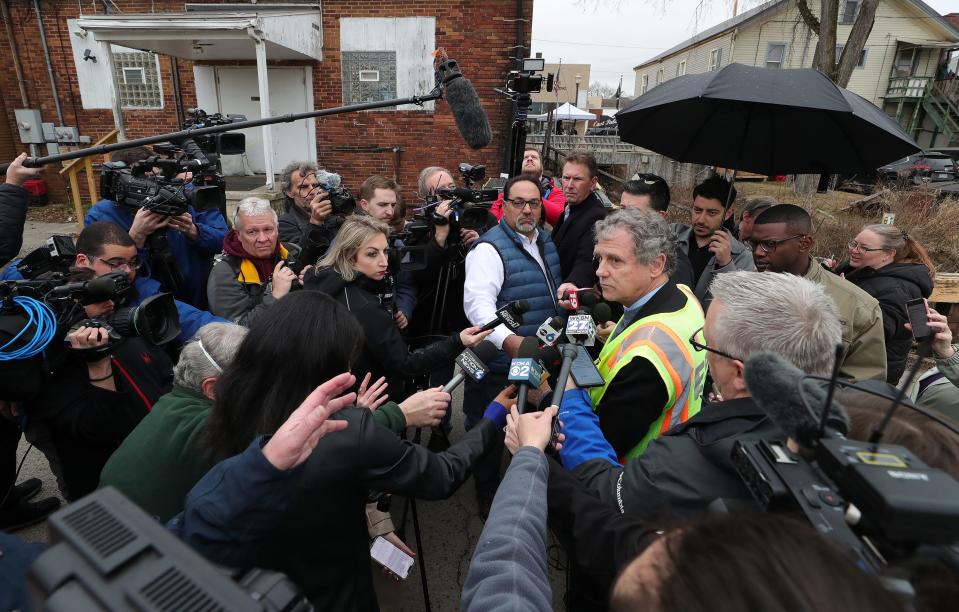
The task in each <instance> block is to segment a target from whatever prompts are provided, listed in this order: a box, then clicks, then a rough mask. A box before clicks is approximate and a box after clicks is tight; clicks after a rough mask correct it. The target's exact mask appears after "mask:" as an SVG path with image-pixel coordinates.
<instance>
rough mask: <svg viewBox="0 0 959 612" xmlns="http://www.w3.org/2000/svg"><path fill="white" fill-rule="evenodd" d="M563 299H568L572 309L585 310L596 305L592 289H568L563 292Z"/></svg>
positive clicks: (595, 297)
mask: <svg viewBox="0 0 959 612" xmlns="http://www.w3.org/2000/svg"><path fill="white" fill-rule="evenodd" d="M562 299H563V300H568V301H569V305H570V306H571V307H572V309H573V310H575V311H577V312H579V313H580V314H582V312H580V311H586V310H589V309H590V308H592V307H593V306H595V305H596V302H597V301H598V298H597V296H596V291H595V290H593V289H569V290H567V291H564V292H563V298H562Z"/></svg>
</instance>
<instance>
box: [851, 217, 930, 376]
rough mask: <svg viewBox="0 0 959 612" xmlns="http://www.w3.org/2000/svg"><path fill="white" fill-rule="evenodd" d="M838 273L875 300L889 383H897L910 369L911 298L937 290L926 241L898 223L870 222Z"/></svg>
mask: <svg viewBox="0 0 959 612" xmlns="http://www.w3.org/2000/svg"><path fill="white" fill-rule="evenodd" d="M848 246H849V260H848V261H846V262H844V263H842V264H841V265H840V266H839V267H838V268H837V269H836V272H837V273H838V274H842V275H844V276H845V278H846V280H848V281H849V282H851V283H853V284H855V285H857V286H858V287H859V288H860V289H862V290H863V291H865V292H866V293H868V294H869V295H871V296H873V297H874V298H876V300H878V301H879V307H880V308H881V309H882V325H883V331H884V333H885V337H886V361H887V363H888V366H887V369H886V381H887V382H890V383H892V384H894V385H895V384H897V383H898V382H899V379H900V378H901V377H902V373H903V372H904V371H905V369H906V356H907V355H908V354H909V349H910V348H911V347H912V332H911V331H909V330H908V329H906V327H905V324H906V323H908V322H909V316H908V315H907V314H906V302H908V301H909V300H912V299H916V298H927V297H929V295H930V294H931V293H932V285H933V282H932V276H933V275H934V274H935V271H936V266H935V264H934V263H932V260H931V259H929V255H928V254H927V253H926V250H925V249H924V248H923V247H922V245H921V244H919V243H918V242H916V241H915V240H913V239H912V238H911V237H910V236H909V235H908V234H907V233H906V232H905V230H900V229H899V228H897V227H895V226H893V225H878V224H877V225H867V226H866V227H864V228H863V229H862V231H861V232H859V233H858V234H857V235H856V237H855V238H854V239H853V240H852V241H851V242H850V243H849V245H848Z"/></svg>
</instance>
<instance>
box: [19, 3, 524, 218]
mask: <svg viewBox="0 0 959 612" xmlns="http://www.w3.org/2000/svg"><path fill="white" fill-rule="evenodd" d="M0 4H6V6H7V9H8V11H9V13H8V14H9V20H8V21H7V22H6V23H5V24H4V28H3V29H2V30H0V49H2V51H0V57H2V58H3V59H2V70H0V114H2V121H0V159H2V160H4V161H5V160H7V159H10V158H12V156H13V155H14V154H15V152H16V151H20V150H25V149H26V147H25V145H22V144H20V141H19V138H18V136H17V125H16V121H15V119H14V109H15V108H24V107H26V108H36V109H40V111H41V114H42V120H43V121H44V122H50V123H55V124H57V125H60V124H61V123H62V124H63V125H68V126H74V127H77V128H79V131H80V134H81V135H84V136H89V137H90V138H91V139H92V140H93V141H96V140H97V139H98V138H100V137H102V136H103V135H105V134H107V133H108V132H109V131H110V130H112V129H114V126H115V123H116V122H115V117H114V111H113V110H111V105H110V104H109V103H107V102H108V101H109V100H110V99H111V98H110V92H111V91H115V92H116V93H115V94H114V99H119V100H120V105H119V106H120V107H121V108H120V110H119V112H120V118H121V120H122V125H123V128H124V132H125V136H126V138H127V139H132V138H139V137H143V136H150V135H154V134H157V133H163V132H168V131H174V130H176V129H178V123H179V119H178V116H179V117H181V118H182V116H183V113H184V112H185V109H187V108H190V107H196V106H198V105H200V106H201V107H203V108H204V109H205V110H207V111H211V112H212V111H216V110H219V111H221V112H224V113H233V112H239V113H244V114H247V115H248V116H250V118H254V116H258V114H256V113H258V111H259V108H258V105H259V102H258V100H259V97H258V95H257V94H258V93H259V91H258V90H257V82H256V75H257V70H256V66H257V62H256V58H255V55H254V54H253V52H252V49H253V48H254V47H255V46H256V44H255V40H256V39H257V38H258V37H260V38H262V39H263V40H265V41H266V44H264V45H262V47H263V49H265V51H264V53H265V56H266V65H268V66H269V70H268V74H269V79H268V80H269V83H270V96H269V99H270V105H271V109H270V110H271V114H272V115H274V116H276V115H279V114H285V113H287V112H302V111H305V110H313V109H314V108H315V109H323V108H330V107H334V106H340V105H343V104H345V103H348V102H357V101H363V100H368V99H386V98H391V97H404V96H407V95H412V94H416V93H419V94H423V93H427V92H428V91H429V89H430V86H431V85H432V83H431V82H428V81H430V80H431V78H432V77H431V71H430V72H429V74H427V71H429V68H428V63H429V57H428V51H429V50H431V48H432V47H443V48H445V49H446V51H447V53H448V54H449V56H450V57H452V58H455V59H457V60H458V61H459V63H460V66H461V68H462V70H463V72H464V74H465V75H466V76H467V78H469V79H470V80H471V81H472V83H473V85H474V87H475V88H476V90H477V92H478V94H479V96H480V100H481V102H482V104H483V107H484V108H485V110H486V112H487V114H488V116H489V119H490V124H491V126H492V128H493V141H492V143H491V144H490V145H489V146H488V147H486V148H485V149H482V150H479V151H472V150H470V149H469V148H468V147H467V146H466V144H465V143H464V142H463V140H462V138H461V137H460V135H459V133H458V131H457V129H456V126H455V123H454V120H453V116H452V114H451V113H450V110H449V107H448V106H447V104H446V102H445V101H439V102H436V103H435V106H434V107H433V108H432V109H430V108H429V107H427V108H426V109H411V110H381V111H369V112H362V113H350V114H344V115H337V116H330V117H324V118H317V119H315V120H314V125H315V128H314V129H310V128H309V125H308V124H307V122H305V121H299V122H297V123H295V124H283V125H284V127H282V128H275V130H278V131H275V132H274V136H273V138H272V142H273V145H274V155H273V159H274V169H275V170H276V172H279V170H280V168H282V166H283V165H285V163H286V161H289V160H290V159H302V158H303V157H304V156H307V157H313V158H314V159H316V160H317V161H318V162H319V163H320V164H321V165H322V166H324V167H326V168H327V169H329V170H331V171H336V172H339V173H341V174H342V175H343V179H344V182H345V184H346V185H347V186H349V187H350V188H352V189H354V191H355V190H356V189H357V188H358V187H359V184H360V182H361V181H362V180H363V179H364V178H365V177H367V176H369V175H371V174H375V173H379V174H385V175H390V176H394V175H395V176H396V177H397V179H398V180H399V181H400V183H401V184H402V185H403V187H404V192H405V194H406V195H407V196H410V195H411V194H412V193H413V191H414V190H415V186H416V177H417V175H418V173H419V171H420V170H421V169H422V168H423V167H425V166H430V165H447V166H450V167H455V165H456V164H457V163H458V162H461V161H467V162H470V163H473V164H476V163H481V164H486V166H487V168H488V171H489V174H490V175H491V176H495V175H496V174H497V173H499V172H500V170H501V168H503V167H504V166H505V161H504V153H505V150H506V148H507V146H508V140H509V126H510V123H511V120H512V112H513V110H512V103H511V102H510V101H509V100H507V99H506V98H504V97H503V96H501V95H499V94H497V93H496V92H494V91H493V88H494V87H503V85H504V83H505V78H506V74H507V73H508V72H509V71H510V70H511V69H513V68H514V67H515V62H514V61H513V59H512V58H513V57H515V56H516V55H517V46H519V45H522V46H523V47H525V48H526V49H528V48H529V45H530V29H531V28H530V24H531V20H532V1H531V0H485V1H484V2H467V1H462V0H459V1H451V0H405V1H383V0H324V1H322V2H289V1H288V2H284V3H280V2H275V3H271V2H262V1H261V2H258V3H256V4H248V3H231V4H230V5H229V6H227V3H223V2H217V1H215V0H214V1H207V2H196V3H187V4H185V3H183V2H172V1H169V0H153V1H146V0H108V1H102V0H101V1H94V2H80V3H75V2H59V1H55V0H40V1H39V8H40V18H41V19H42V23H43V30H44V34H45V39H46V44H47V47H48V49H49V56H50V62H51V68H52V70H51V71H48V65H47V61H46V59H45V53H44V47H43V38H44V37H42V36H41V31H40V26H39V23H38V16H37V14H36V12H35V11H34V8H33V5H34V3H33V2H32V1H30V0H0ZM107 7H109V13H108V12H107V10H106V8H107ZM227 9H228V10H227ZM81 10H82V11H83V12H82V14H81ZM217 10H219V11H220V14H222V15H223V23H224V24H227V22H229V23H230V24H233V25H224V28H227V27H233V28H234V29H236V28H237V27H238V26H236V23H238V20H233V21H231V20H232V19H233V17H232V16H234V15H237V14H251V13H255V14H256V15H254V17H257V18H261V17H262V19H260V21H261V22H262V23H260V22H258V25H256V26H251V27H248V28H247V30H248V31H247V33H246V34H244V33H242V32H240V35H239V36H240V37H241V38H242V36H246V35H247V34H249V36H250V40H249V41H247V42H248V43H249V44H243V43H242V41H240V40H237V39H236V37H235V36H234V39H233V40H230V41H227V40H225V39H223V40H221V39H220V38H218V37H220V36H224V37H226V35H225V34H223V31H220V30H216V31H214V30H212V29H211V30H209V33H208V32H207V30H205V28H212V27H213V25H212V24H214V23H216V22H218V21H219V20H220V18H219V17H218V16H217V15H216V14H214V12H213V11H217ZM187 11H191V12H187ZM271 11H272V12H273V13H275V14H280V13H284V11H285V12H286V13H285V14H286V17H285V19H286V21H284V20H283V19H280V18H279V17H277V18H276V19H274V18H273V17H272V16H271ZM518 12H519V13H520V14H518ZM291 13H292V14H296V13H299V17H298V18H295V17H291V16H290V14H291ZM169 14H175V15H170V16H168V15H169ZM161 15H162V16H161ZM151 19H153V20H154V21H151ZM290 19H293V21H290ZM174 22H176V23H177V25H176V26H175V27H174V26H173V25H172V24H173V23H174ZM151 23H152V24H154V25H153V30H155V31H153V32H151V26H150V24H151ZM271 23H272V25H270V24H271ZM181 26H182V27H181ZM310 26H312V29H311V27H310ZM161 30H163V31H164V32H166V33H167V34H169V35H167V34H164V35H163V36H161V35H160V34H159V33H158V32H160V31H161ZM224 31H225V30H224ZM235 31H237V32H239V30H235ZM8 32H12V38H13V41H12V42H13V43H14V46H15V49H14V48H12V47H11V40H10V37H8V35H7V33H8ZM176 32H178V34H177V33H176ZM297 32H299V33H297ZM171 33H172V34H171ZM151 34H155V35H156V36H157V37H158V39H157V40H153V39H151V38H150V37H151ZM164 36H165V37H166V38H165V39H164V40H159V38H163V37H164ZM176 36H179V37H180V40H178V41H173V40H172V38H171V37H174V38H175V37H176ZM207 37H209V38H207ZM104 40H106V42H104ZM120 43H122V44H120ZM427 44H428V45H429V47H430V49H427V48H426V45H427ZM104 45H106V46H104ZM110 45H120V46H110ZM231 45H232V46H231ZM284 45H286V46H284ZM311 45H312V46H311ZM124 47H129V48H127V49H124ZM105 49H110V50H111V51H109V52H106V53H110V54H111V57H110V58H105V57H104V53H105V51H104V50H105ZM139 49H146V50H149V51H156V52H157V53H156V54H155V55H148V54H146V53H143V52H142V51H138V50H139ZM164 51H168V53H164ZM83 55H86V56H93V57H87V58H86V59H84V57H83ZM424 55H425V56H426V57H424ZM94 58H96V61H93V59H94ZM16 61H18V62H19V64H20V66H21V68H22V73H23V82H22V83H19V84H18V82H17V77H16V70H15V65H14V64H15V62H16ZM111 64H112V65H111ZM111 69H112V72H113V74H114V75H115V81H114V82H115V83H116V89H115V90H114V89H113V87H112V86H111V85H110V79H109V78H108V75H109V74H110V70H111ZM104 70H106V71H107V72H103V71H104ZM50 72H52V75H53V78H54V79H55V81H56V89H57V91H58V94H59V95H58V96H57V97H58V98H59V110H58V105H57V103H56V101H55V99H54V98H55V96H54V94H53V88H52V86H51V82H50ZM104 75H107V76H106V77H104ZM251 75H252V76H251ZM424 75H425V76H424ZM21 86H22V87H21ZM121 90H122V91H121ZM24 95H25V97H26V100H23V97H24ZM377 96H379V97H377ZM297 105H299V106H301V107H302V108H297ZM307 105H308V107H307ZM211 106H212V108H211ZM217 107H218V108H217ZM251 109H252V112H250V111H251ZM58 114H59V116H61V117H62V121H61V119H60V117H58ZM255 130H259V128H254V131H252V135H248V136H247V151H248V157H249V159H248V160H247V165H248V166H250V167H252V168H253V169H254V170H256V171H258V172H262V171H263V169H264V168H263V164H264V161H263V160H262V153H260V151H261V149H262V143H261V144H260V145H256V144H255V143H254V142H251V138H253V139H254V140H255V139H256V138H259V136H258V135H257V133H256V132H255ZM284 130H285V131H284ZM291 130H292V131H291ZM311 151H312V153H313V155H310V153H311ZM44 152H45V151H44V150H43V149H42V147H41V154H42V153H44ZM256 155H259V156H260V158H257V157H256ZM234 161H236V160H234ZM257 165H259V166H260V167H256V166H257ZM59 169H60V167H59V166H56V167H55V168H51V169H48V171H47V172H46V173H45V175H44V178H45V179H46V180H47V182H48V184H49V185H50V187H51V192H52V197H53V200H54V201H65V200H66V199H67V198H68V186H67V185H65V184H64V181H63V180H62V179H61V178H60V177H59V176H57V171H58V170H59ZM84 199H86V196H85V195H84Z"/></svg>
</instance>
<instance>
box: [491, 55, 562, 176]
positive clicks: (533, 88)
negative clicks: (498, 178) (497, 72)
mask: <svg viewBox="0 0 959 612" xmlns="http://www.w3.org/2000/svg"><path fill="white" fill-rule="evenodd" d="M521 68H522V69H521V70H513V71H512V72H510V73H509V74H508V75H506V90H505V91H504V90H502V89H496V90H495V91H496V92H497V93H500V94H502V95H504V96H506V97H507V98H509V99H510V100H512V101H514V102H515V103H516V115H515V117H514V118H513V123H512V125H511V126H510V139H509V159H508V160H507V163H506V170H507V172H508V173H509V175H510V176H516V175H518V174H520V173H521V172H522V170H523V168H522V164H523V150H524V149H525V148H526V132H527V129H526V121H527V118H528V116H529V109H530V107H531V106H532V105H533V98H532V96H530V94H531V93H538V92H540V91H542V90H543V75H542V74H538V73H541V72H542V71H543V70H544V69H545V68H546V60H544V59H543V58H541V57H527V58H525V59H523V64H522V66H521ZM546 91H553V75H552V74H547V75H546Z"/></svg>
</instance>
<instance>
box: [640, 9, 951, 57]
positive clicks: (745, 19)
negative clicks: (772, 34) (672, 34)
mask: <svg viewBox="0 0 959 612" xmlns="http://www.w3.org/2000/svg"><path fill="white" fill-rule="evenodd" d="M791 1H792V0H770V1H769V2H766V3H764V4H760V5H759V6H757V7H755V8H752V9H750V10H748V11H746V12H744V13H740V14H739V15H736V16H735V17H733V18H732V19H727V20H726V21H723V22H722V23H719V24H717V25H714V26H713V27H711V28H707V29H705V30H703V31H702V32H700V33H699V34H696V35H695V36H693V37H691V38H688V39H686V40H684V41H683V42H681V43H679V44H678V45H676V46H675V47H671V48H669V49H667V50H666V51H663V52H662V53H660V54H659V55H657V56H655V57H653V58H651V59H648V60H646V61H645V62H643V63H641V64H637V65H636V66H633V70H639V69H640V68H643V67H645V66H649V65H650V64H655V63H657V62H659V61H660V60H662V59H665V58H667V57H669V56H670V55H674V54H676V53H678V52H680V51H682V50H683V49H686V48H688V47H692V46H694V45H696V44H698V43H701V42H703V41H706V40H709V39H710V38H714V37H716V36H719V35H721V34H723V33H725V32H726V31H727V30H732V29H734V28H738V27H740V26H742V25H745V24H747V23H750V22H752V21H755V20H756V19H758V18H760V17H763V16H766V15H769V14H771V13H775V12H777V11H780V10H782V9H785V8H786V5H787V4H788V3H789V2H791ZM902 1H903V2H906V3H907V4H911V5H913V6H914V7H915V8H917V9H919V10H920V11H922V12H923V13H926V14H927V15H929V16H930V17H932V18H933V21H935V22H936V23H937V24H938V25H939V26H940V27H942V28H943V29H944V30H946V31H947V32H948V33H949V34H950V35H951V36H952V37H953V39H954V40H959V29H957V28H956V26H954V25H953V24H952V23H951V22H950V21H949V20H948V19H946V18H945V17H943V16H942V15H940V14H939V13H938V12H937V11H936V10H935V9H934V8H932V7H931V6H929V5H928V4H926V3H925V2H923V1H922V0H902Z"/></svg>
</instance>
